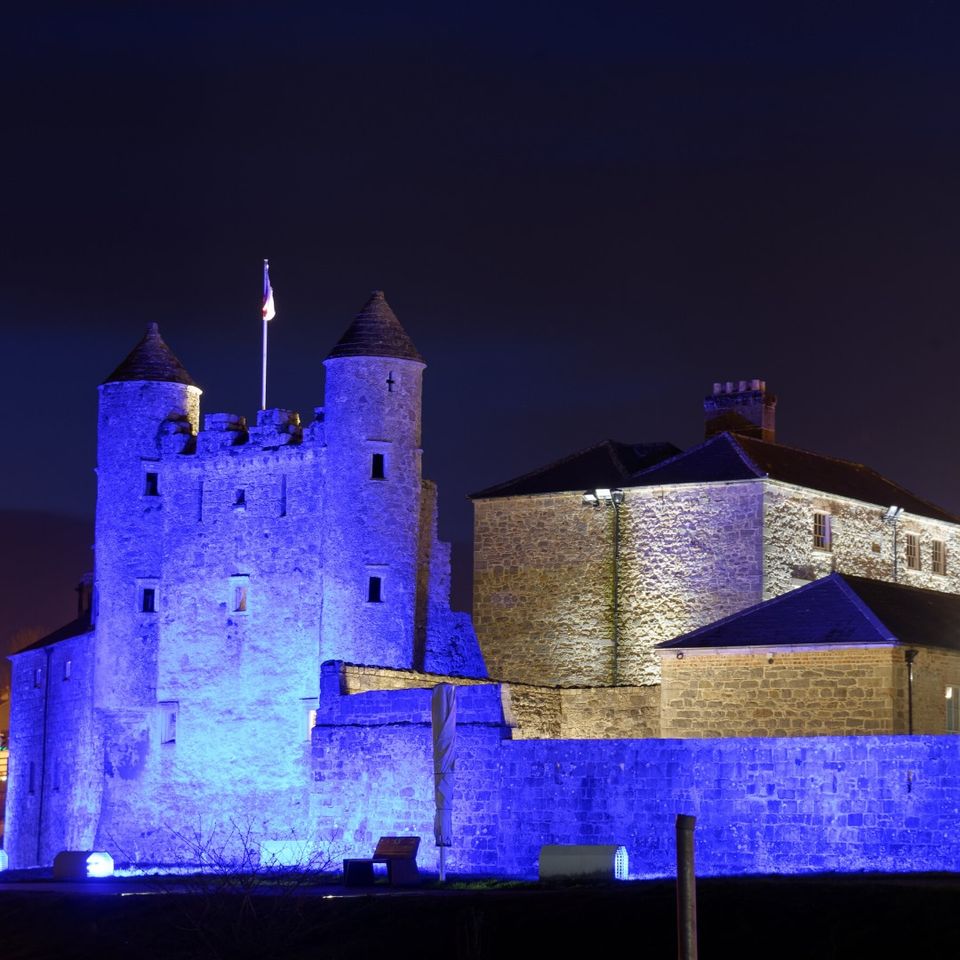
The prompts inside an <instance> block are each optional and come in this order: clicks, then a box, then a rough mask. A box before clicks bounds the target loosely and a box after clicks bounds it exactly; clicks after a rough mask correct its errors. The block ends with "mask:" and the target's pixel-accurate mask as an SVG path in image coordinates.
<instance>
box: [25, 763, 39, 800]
mask: <svg viewBox="0 0 960 960" xmlns="http://www.w3.org/2000/svg"><path fill="white" fill-rule="evenodd" d="M27 791H28V792H29V793H31V794H33V793H36V792H37V780H36V767H35V765H34V763H33V761H32V760H31V761H30V772H29V775H28V777H27Z"/></svg>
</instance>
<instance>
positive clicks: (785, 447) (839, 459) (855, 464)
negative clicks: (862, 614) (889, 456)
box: [737, 437, 960, 523]
mask: <svg viewBox="0 0 960 960" xmlns="http://www.w3.org/2000/svg"><path fill="white" fill-rule="evenodd" d="M737 439H738V443H739V441H740V440H746V441H747V443H748V444H750V443H758V444H762V445H763V446H767V447H779V448H780V449H783V450H792V451H793V452H795V453H802V454H803V455H804V456H807V457H816V458H817V459H819V460H829V461H830V462H831V463H839V464H843V465H844V466H847V467H856V468H858V469H860V470H863V471H865V472H866V473H869V474H871V475H872V476H874V477H876V478H877V479H879V480H882V481H883V482H884V483H888V484H890V486H891V487H896V488H897V489H898V490H900V491H902V492H903V493H905V494H906V495H907V496H908V497H911V498H913V499H914V500H916V501H917V502H918V503H922V504H924V505H926V506H928V507H930V508H931V509H933V510H936V511H937V512H938V513H943V514H946V515H947V516H949V517H953V518H954V519H953V521H952V522H954V523H960V516H958V515H957V514H955V513H954V512H953V511H952V510H947V509H946V508H945V507H941V506H940V504H938V503H934V502H933V501H932V500H928V499H927V498H926V497H921V496H919V495H918V494H916V493H914V492H913V491H912V490H908V489H907V488H906V487H905V486H904V485H903V484H902V483H898V482H897V481H896V480H891V479H890V478H889V477H888V476H887V475H886V474H883V473H881V472H880V471H879V470H877V469H875V468H874V467H871V466H868V465H867V464H865V463H860V462H859V461H858V460H845V459H844V458H843V457H835V456H833V455H832V454H829V453H818V452H817V451H816V450H807V449H806V448H805V447H794V446H792V445H791V444H788V443H771V442H770V441H768V440H760V439H758V438H757V437H738V438H737ZM762 476H769V474H762ZM854 499H856V498H854ZM864 502H866V501H864ZM895 506H899V504H895ZM907 512H908V513H910V512H912V511H909V510H908V511H907ZM920 516H922V514H920ZM927 519H930V520H935V519H937V518H936V517H928V518H927Z"/></svg>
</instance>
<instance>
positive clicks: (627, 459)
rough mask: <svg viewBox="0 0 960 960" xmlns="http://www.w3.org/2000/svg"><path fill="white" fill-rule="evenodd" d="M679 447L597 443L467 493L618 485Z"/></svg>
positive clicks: (474, 495)
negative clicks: (482, 488) (490, 485)
mask: <svg viewBox="0 0 960 960" xmlns="http://www.w3.org/2000/svg"><path fill="white" fill-rule="evenodd" d="M679 452H680V451H679V450H678V449H677V448H676V447H675V446H674V445H673V444H672V443H619V442H618V441H616V440H601V441H600V443H597V444H594V445H593V446H592V447H587V449H586V450H578V451H577V452H576V453H572V454H570V456H569V457H564V458H563V459H562V460H556V461H554V462H553V463H550V464H547V466H545V467H540V468H539V469H537V470H533V471H531V472H530V473H527V474H524V475H523V476H522V477H516V478H515V479H513V480H507V481H506V482H505V483H498V484H496V485H495V486H492V487H487V488H486V489H485V490H481V491H479V492H478V493H471V494H470V499H471V500H484V499H487V498H492V497H516V496H523V495H526V494H533V493H561V492H563V491H565V490H577V491H581V492H582V491H584V490H589V489H595V488H597V487H620V486H624V485H625V484H627V483H629V482H630V478H631V477H632V476H633V475H634V474H635V473H637V472H638V471H641V470H645V469H646V468H647V467H650V466H652V465H653V464H655V463H659V462H660V461H661V460H666V459H667V458H669V457H672V456H674V455H676V454H678V453H679Z"/></svg>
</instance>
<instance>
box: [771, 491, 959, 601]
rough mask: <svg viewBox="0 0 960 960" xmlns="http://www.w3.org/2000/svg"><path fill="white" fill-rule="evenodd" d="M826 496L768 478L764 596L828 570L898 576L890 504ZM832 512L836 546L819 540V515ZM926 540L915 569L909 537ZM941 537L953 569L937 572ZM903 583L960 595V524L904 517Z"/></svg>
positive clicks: (899, 552) (882, 577) (900, 529)
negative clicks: (936, 544)
mask: <svg viewBox="0 0 960 960" xmlns="http://www.w3.org/2000/svg"><path fill="white" fill-rule="evenodd" d="M889 506H891V504H880V505H873V504H869V503H863V502H861V501H859V500H851V499H849V498H847V497H837V496H831V495H829V494H820V493H817V492H815V491H812V490H807V489H805V488H803V487H796V486H793V485H791V484H787V483H780V482H778V481H772V480H768V481H765V490H764V505H763V510H764V543H763V554H764V592H763V599H765V600H766V599H769V598H771V597H775V596H778V595H779V594H781V593H785V592H786V591H788V590H791V589H793V588H794V587H795V586H797V585H798V584H797V581H798V580H816V579H819V578H820V577H825V576H826V575H827V574H828V573H831V572H833V571H836V572H838V573H849V574H852V575H854V576H858V577H869V578H871V579H873V580H889V581H893V580H894V574H893V527H892V526H891V525H890V524H889V523H885V522H884V519H883V518H884V515H885V514H886V511H887V507H889ZM818 511H819V512H823V513H826V514H828V515H829V516H830V526H831V548H830V549H829V550H823V549H818V548H815V547H814V544H813V515H814V513H815V512H818ZM908 534H915V535H917V536H918V537H919V538H920V569H919V570H913V569H910V568H909V567H908V566H907V552H906V551H907V547H906V544H907V535H908ZM934 540H939V541H941V542H943V543H944V544H945V545H946V559H947V572H946V574H945V575H941V574H938V573H934V572H933V547H932V543H933V541H934ZM896 579H897V581H898V582H899V583H902V584H904V585H905V586H908V587H922V588H923V589H925V590H941V591H944V592H947V593H960V529H958V528H957V526H956V525H955V524H950V523H943V522H941V521H937V520H931V519H928V518H927V517H919V516H916V515H915V514H903V516H902V518H901V520H900V521H899V523H898V529H897V577H896Z"/></svg>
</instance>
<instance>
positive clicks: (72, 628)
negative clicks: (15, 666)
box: [7, 611, 93, 659]
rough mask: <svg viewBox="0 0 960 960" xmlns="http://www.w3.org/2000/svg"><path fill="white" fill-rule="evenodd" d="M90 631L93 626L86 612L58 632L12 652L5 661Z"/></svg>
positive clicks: (88, 613)
mask: <svg viewBox="0 0 960 960" xmlns="http://www.w3.org/2000/svg"><path fill="white" fill-rule="evenodd" d="M91 630H93V626H92V625H91V623H90V612H89V611H87V612H86V613H85V614H84V615H83V616H82V617H77V619H76V620H71V621H70V622H69V623H67V624H65V625H64V626H62V627H60V628H59V629H58V630H54V631H53V633H48V634H47V635H46V636H45V637H41V638H40V639H39V640H35V641H34V642H33V643H31V644H28V645H27V646H25V647H21V648H20V649H19V650H14V652H13V653H11V654H10V656H9V657H8V658H7V659H10V657H16V656H18V655H19V654H21V653H26V652H27V651H28V650H42V649H43V648H44V647H50V646H52V645H53V644H55V643H59V642H60V641H61V640H69V639H70V638H71V637H79V636H82V635H83V634H85V633H90V631H91Z"/></svg>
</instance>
